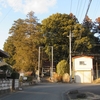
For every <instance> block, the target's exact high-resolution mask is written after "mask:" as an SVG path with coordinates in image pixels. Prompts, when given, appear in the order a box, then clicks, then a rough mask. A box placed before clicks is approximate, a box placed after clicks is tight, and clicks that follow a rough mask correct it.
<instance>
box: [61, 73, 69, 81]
mask: <svg viewBox="0 0 100 100" xmlns="http://www.w3.org/2000/svg"><path fill="white" fill-rule="evenodd" d="M62 81H63V82H66V83H68V82H69V81H70V76H69V74H68V73H65V74H64V75H63V76H62Z"/></svg>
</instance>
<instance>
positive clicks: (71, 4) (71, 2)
mask: <svg viewBox="0 0 100 100" xmlns="http://www.w3.org/2000/svg"><path fill="white" fill-rule="evenodd" d="M71 9H72V0H71V4H70V13H71Z"/></svg>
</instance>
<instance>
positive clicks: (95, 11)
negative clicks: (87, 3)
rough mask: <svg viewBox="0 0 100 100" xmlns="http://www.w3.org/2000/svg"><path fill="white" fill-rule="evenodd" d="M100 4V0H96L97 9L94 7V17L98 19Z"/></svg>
mask: <svg viewBox="0 0 100 100" xmlns="http://www.w3.org/2000/svg"><path fill="white" fill-rule="evenodd" d="M99 5H100V0H98V1H97V2H96V5H95V9H94V11H93V18H95V19H96V16H97V13H98V11H97V10H98V9H99V7H100V6H99ZM96 9H97V10H96Z"/></svg>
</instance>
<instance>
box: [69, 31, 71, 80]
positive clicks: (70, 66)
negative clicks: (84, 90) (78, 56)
mask: <svg viewBox="0 0 100 100" xmlns="http://www.w3.org/2000/svg"><path fill="white" fill-rule="evenodd" d="M69 65H70V78H71V31H70V34H69Z"/></svg>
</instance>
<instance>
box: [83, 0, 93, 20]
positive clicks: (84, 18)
mask: <svg viewBox="0 0 100 100" xmlns="http://www.w3.org/2000/svg"><path fill="white" fill-rule="evenodd" d="M91 2H92V0H90V1H89V4H88V8H87V11H86V14H85V18H84V21H85V20H86V16H87V14H88V11H89V8H90V4H91Z"/></svg>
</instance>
